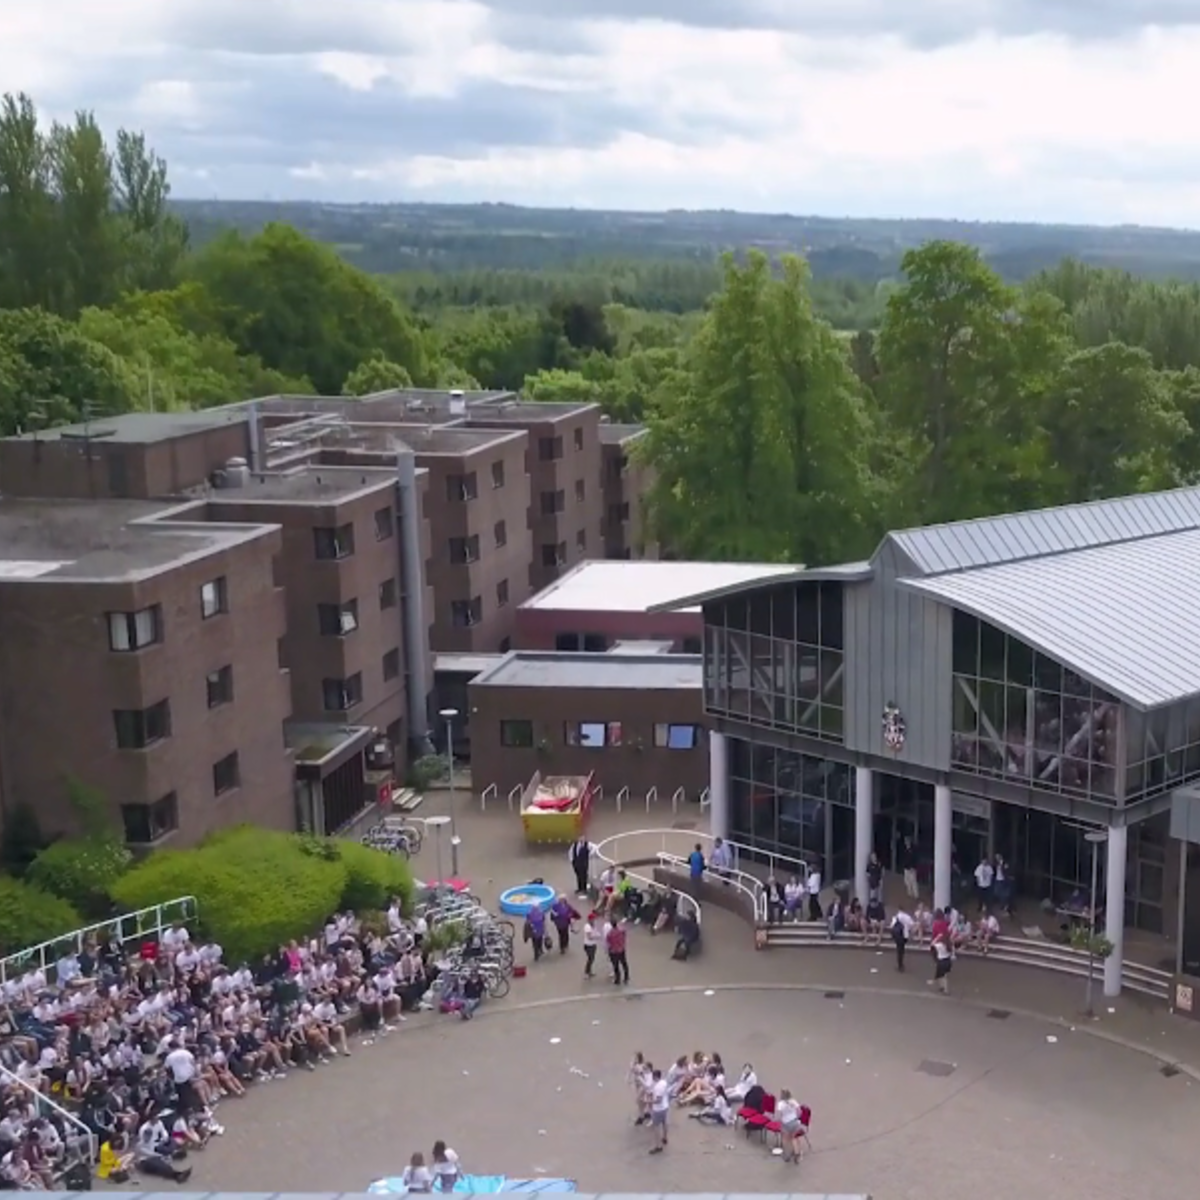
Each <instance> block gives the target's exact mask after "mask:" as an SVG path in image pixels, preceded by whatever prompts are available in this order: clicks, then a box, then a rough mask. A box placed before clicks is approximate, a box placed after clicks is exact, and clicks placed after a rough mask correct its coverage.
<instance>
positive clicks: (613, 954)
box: [604, 920, 629, 983]
mask: <svg viewBox="0 0 1200 1200" xmlns="http://www.w3.org/2000/svg"><path fill="white" fill-rule="evenodd" d="M604 945H605V948H606V949H607V950H608V961H609V963H610V964H611V966H612V973H613V983H628V982H629V959H628V958H627V957H626V951H625V922H624V921H620V920H618V921H614V922H613V923H612V924H611V925H610V926H609V927H608V930H607V931H606V933H605V935H604Z"/></svg>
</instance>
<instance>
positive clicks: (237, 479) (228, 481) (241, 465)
mask: <svg viewBox="0 0 1200 1200" xmlns="http://www.w3.org/2000/svg"><path fill="white" fill-rule="evenodd" d="M214 482H215V483H216V486H217V487H219V488H240V487H245V486H246V484H248V483H249V482H250V464H249V463H247V462H246V460H245V459H244V458H231V459H230V460H229V461H228V462H227V463H226V464H225V466H224V467H223V468H222V469H221V470H220V471H218V472H217V473H216V476H215V480H214Z"/></svg>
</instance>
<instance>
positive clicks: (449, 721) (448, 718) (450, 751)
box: [438, 708, 459, 879]
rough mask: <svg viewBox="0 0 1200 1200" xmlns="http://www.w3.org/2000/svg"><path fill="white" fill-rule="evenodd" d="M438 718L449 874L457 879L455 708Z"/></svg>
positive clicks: (447, 709)
mask: <svg viewBox="0 0 1200 1200" xmlns="http://www.w3.org/2000/svg"><path fill="white" fill-rule="evenodd" d="M438 716H439V717H441V718H442V720H443V721H445V722H446V771H447V773H448V775H449V779H450V873H451V874H452V875H453V876H454V878H455V879H457V878H458V847H459V838H458V822H457V820H456V819H455V818H456V817H457V815H458V813H457V810H458V796H457V795H456V793H455V791H454V718H455V717H457V716H458V709H457V708H443V709H442V710H441V712H439V713H438Z"/></svg>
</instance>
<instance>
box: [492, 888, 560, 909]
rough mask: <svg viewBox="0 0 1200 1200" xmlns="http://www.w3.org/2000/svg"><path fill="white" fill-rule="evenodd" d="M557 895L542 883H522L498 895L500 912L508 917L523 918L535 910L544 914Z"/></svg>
mask: <svg viewBox="0 0 1200 1200" xmlns="http://www.w3.org/2000/svg"><path fill="white" fill-rule="evenodd" d="M556 895H557V893H556V892H555V890H554V889H553V888H552V887H547V885H546V884H544V883H523V884H521V885H520V887H510V888H507V889H506V890H505V891H503V892H501V893H500V911H501V912H502V913H504V914H506V915H507V916H510V917H524V916H526V915H527V914H528V913H530V912H532V911H533V909H535V908H540V909H541V910H542V911H543V912H545V911H546V910H547V909H548V908H549V907H550V905H552V904H553V903H554V897H555V896H556Z"/></svg>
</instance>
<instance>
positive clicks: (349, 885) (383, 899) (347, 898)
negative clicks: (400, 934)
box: [337, 841, 414, 912]
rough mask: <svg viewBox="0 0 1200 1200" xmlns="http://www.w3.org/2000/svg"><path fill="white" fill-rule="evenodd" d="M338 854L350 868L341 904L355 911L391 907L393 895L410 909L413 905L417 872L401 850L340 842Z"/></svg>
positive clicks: (347, 867)
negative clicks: (398, 851) (395, 851)
mask: <svg viewBox="0 0 1200 1200" xmlns="http://www.w3.org/2000/svg"><path fill="white" fill-rule="evenodd" d="M337 850H338V857H339V858H340V859H341V862H342V865H343V866H344V867H345V869H346V884H345V887H344V888H343V890H342V901H341V905H340V907H341V908H342V909H343V910H344V909H351V910H353V911H354V912H368V911H370V910H371V909H381V908H387V906H388V904H389V903H390V901H391V898H392V897H393V896H399V897H400V903H401V905H402V906H403V908H404V910H405V911H406V912H407V911H409V910H410V909H411V908H412V900H413V890H414V889H413V874H412V869H411V868H410V867H409V865H408V863H407V862H406V861H405V860H404V859H402V858H401V857H400V856H399V855H397V854H387V853H385V852H384V851H383V850H372V849H371V847H370V846H364V845H362V843H361V842H349V841H347V842H338V843H337Z"/></svg>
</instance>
